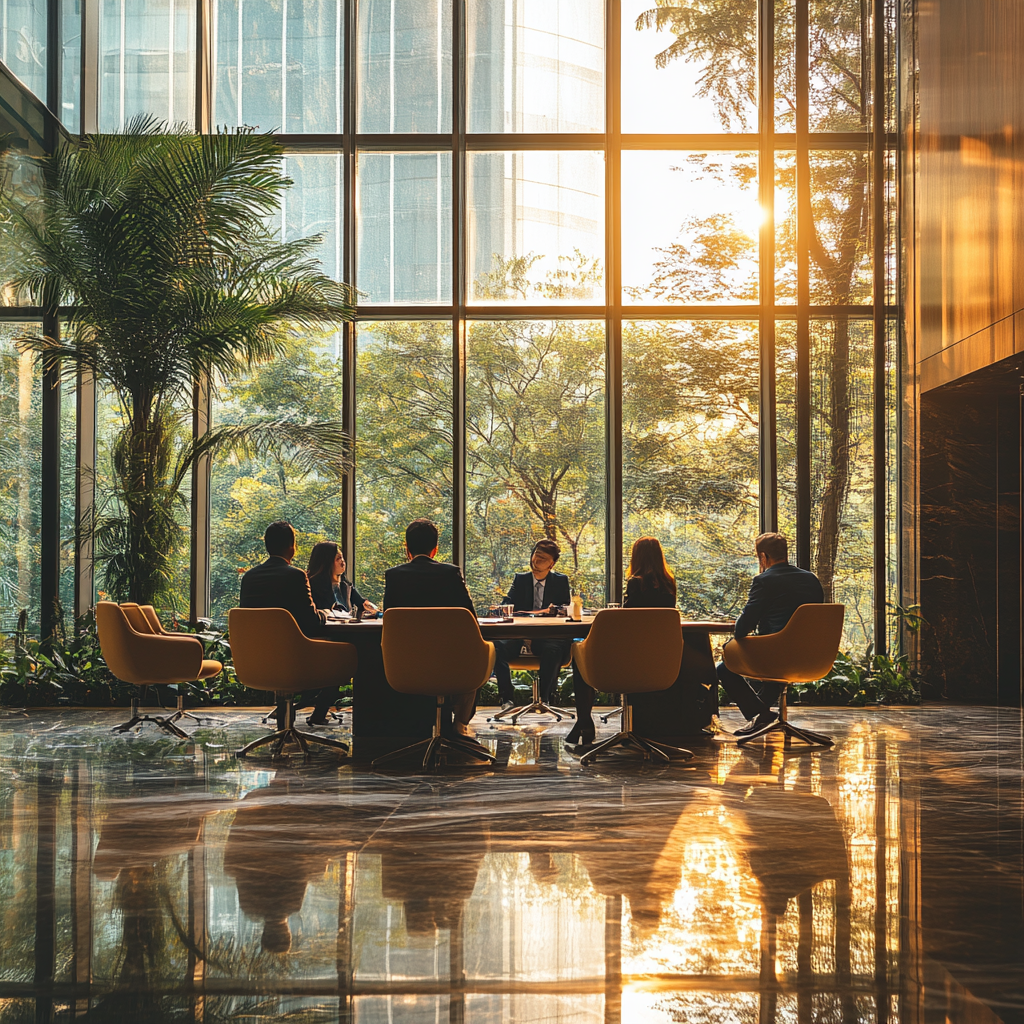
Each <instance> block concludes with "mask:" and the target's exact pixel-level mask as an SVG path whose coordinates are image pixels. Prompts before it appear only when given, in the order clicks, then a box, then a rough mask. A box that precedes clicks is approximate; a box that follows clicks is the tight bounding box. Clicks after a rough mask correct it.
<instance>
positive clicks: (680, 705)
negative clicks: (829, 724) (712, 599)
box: [328, 615, 733, 742]
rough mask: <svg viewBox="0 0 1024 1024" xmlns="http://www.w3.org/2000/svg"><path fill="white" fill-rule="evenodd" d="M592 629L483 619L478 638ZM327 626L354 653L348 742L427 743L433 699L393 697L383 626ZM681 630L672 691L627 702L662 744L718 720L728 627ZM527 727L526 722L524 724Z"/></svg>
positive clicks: (698, 623) (589, 619)
mask: <svg viewBox="0 0 1024 1024" xmlns="http://www.w3.org/2000/svg"><path fill="white" fill-rule="evenodd" d="M593 622H594V617H593V616H592V615H585V616H584V617H583V619H582V621H580V622H574V621H571V620H567V619H565V618H563V617H557V618H555V617H533V616H523V615H517V616H515V618H514V619H513V621H511V622H509V621H497V620H493V619H481V620H480V632H481V633H482V634H483V637H484V639H485V640H520V639H521V640H533V639H540V638H546V639H551V640H578V639H583V638H585V637H586V636H587V634H588V633H589V632H590V627H591V626H592V625H593ZM328 625H329V629H330V632H329V634H328V635H329V636H330V637H331V639H334V640H341V641H344V642H346V643H351V644H354V645H355V647H356V649H357V651H358V654H359V668H358V670H357V672H356V676H355V679H354V680H353V687H352V690H353V707H352V735H353V737H355V738H357V739H358V738H359V737H393V738H398V737H401V738H403V739H407V738H414V739H422V738H424V737H426V736H429V735H430V733H431V730H432V728H433V724H434V713H435V712H434V709H435V701H434V698H432V697H423V696H419V695H414V694H405V693H397V692H396V691H395V690H392V689H391V687H390V686H388V682H387V676H386V675H385V673H384V661H383V658H382V656H381V647H380V640H381V632H382V630H383V622H382V620H380V619H371V620H369V621H365V622H355V621H332V622H330V623H329V624H328ZM680 629H681V630H682V633H683V658H682V663H681V665H680V669H679V678H678V679H677V680H676V682H675V684H674V685H673V686H671V687H670V688H669V689H668V690H662V691H659V692H657V693H640V694H634V695H633V696H632V697H631V698H630V703H631V704H632V705H633V727H634V728H635V729H636V731H637V732H639V733H640V734H641V735H643V736H648V737H650V738H651V739H660V740H664V741H666V742H671V741H672V740H673V739H680V738H683V737H686V736H693V735H694V734H697V733H699V732H700V730H701V729H702V728H703V727H704V726H706V725H708V724H710V722H711V718H712V716H713V715H715V714H717V713H718V677H717V676H716V674H715V660H714V657H713V655H712V649H711V637H712V636H713V635H716V634H731V633H732V631H733V622H732V621H731V620H688V619H683V618H682V617H681V616H680ZM529 721H530V719H525V720H523V722H522V723H521V724H527V723H528V722H529ZM538 721H551V719H538Z"/></svg>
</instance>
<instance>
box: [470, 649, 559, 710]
mask: <svg viewBox="0 0 1024 1024" xmlns="http://www.w3.org/2000/svg"><path fill="white" fill-rule="evenodd" d="M571 664H572V654H571V653H567V654H566V656H565V659H564V661H563V662H562V668H568V667H569V666H570V665H571ZM508 667H509V668H510V669H511V670H512V671H513V672H529V673H530V679H531V681H532V683H533V697H532V699H531V701H530V703H529V704H523V705H522V706H521V707H518V708H508V709H507V710H505V711H499V712H498V713H497V714H496V715H492V716H491V717H490V718H488V719H487V721H488V722H500V721H502V720H503V719H505V718H507V719H508V720H509V722H510V724H512V725H515V724H516V722H518V721H519V719H520V718H522V717H523V715H554V716H555V721H556V722H560V721H561V720H562V719H563V718H575V717H576V715H575V714H574V713H573V712H572V711H570V710H569V709H568V708H552V707H548V705H547V704H545V703H544V701H542V700H541V699H540V675H539V673H540V658H535V657H533V655H527V654H521V655H520V656H519V657H518V658H509V662H508ZM556 689H557V687H556Z"/></svg>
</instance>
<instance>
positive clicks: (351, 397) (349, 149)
mask: <svg viewBox="0 0 1024 1024" xmlns="http://www.w3.org/2000/svg"><path fill="white" fill-rule="evenodd" d="M344 10H345V26H344V44H343V45H344V58H343V60H344V64H343V75H344V78H343V81H344V85H343V87H342V89H343V91H342V139H341V159H342V200H341V201H342V204H343V206H344V219H343V222H342V223H343V225H344V226H343V231H344V236H343V238H342V255H341V279H342V281H345V282H347V283H348V284H349V285H351V286H353V292H352V299H353V301H354V300H355V289H354V286H355V281H356V218H355V210H356V148H355V130H356V5H355V4H354V3H347V4H345V5H344ZM357 359H358V349H357V344H356V324H355V322H354V321H350V322H349V323H346V324H345V325H344V326H343V328H342V353H341V391H342V400H341V419H342V424H343V427H344V430H345V433H346V434H347V435H348V438H349V443H350V445H351V448H350V451H351V454H352V466H351V468H350V470H349V472H347V473H346V474H345V477H344V479H343V481H342V492H341V493H342V503H341V543H342V549H343V551H344V552H345V560H346V562H347V563H348V566H349V578H350V579H355V572H356V559H357V552H356V500H357V497H358V496H357V494H356V475H355V462H356V459H357V458H358V454H357V451H356V364H357Z"/></svg>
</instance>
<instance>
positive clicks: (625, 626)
mask: <svg viewBox="0 0 1024 1024" xmlns="http://www.w3.org/2000/svg"><path fill="white" fill-rule="evenodd" d="M572 656H573V657H574V658H575V659H576V665H577V667H578V668H579V670H580V674H581V675H582V676H583V679H584V680H585V681H586V682H587V684H588V685H589V686H591V687H593V688H594V689H595V690H604V691H605V692H606V693H621V694H622V731H621V732H619V733H617V734H616V735H615V736H613V737H612V738H611V739H610V740H605V741H604V742H603V743H598V744H597V745H596V746H594V747H592V748H591V749H590V750H588V751H587V752H586V753H585V754H584V755H583V756H582V757H581V758H580V764H589V763H590V762H591V761H593V760H594V759H595V758H597V756H598V755H599V754H602V753H604V752H605V751H607V750H609V749H611V748H612V747H630V746H631V747H634V748H636V749H637V750H639V751H640V753H641V754H643V756H644V759H645V760H647V759H649V758H652V757H653V758H654V759H656V760H661V761H668V760H669V759H670V755H672V754H678V755H683V756H686V757H693V754H692V753H691V752H690V751H689V750H684V749H682V748H681V747H672V746H669V745H667V744H665V743H655V742H654V741H653V740H648V739H645V738H644V737H643V736H638V735H637V734H636V733H635V732H633V711H632V708H631V707H630V704H629V695H630V694H631V693H653V692H655V691H657V690H667V689H668V688H669V687H670V686H671V685H672V684H673V683H674V682H675V681H676V678H677V677H678V675H679V666H680V664H681V662H682V658H683V633H682V628H681V626H680V622H679V613H678V612H677V611H676V610H675V608H615V609H607V608H606V609H604V610H603V611H599V612H598V613H597V615H595V616H594V623H593V625H592V626H591V627H590V634H589V635H588V636H587V638H586V640H583V641H577V642H576V643H574V644H573V645H572Z"/></svg>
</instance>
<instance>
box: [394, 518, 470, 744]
mask: <svg viewBox="0 0 1024 1024" xmlns="http://www.w3.org/2000/svg"><path fill="white" fill-rule="evenodd" d="M438 537H439V534H438V530H437V527H436V526H435V525H434V524H433V523H432V522H431V521H430V520H429V519H414V520H413V521H412V522H411V523H410V524H409V525H408V526H407V527H406V530H405V554H406V558H407V561H406V562H405V563H404V564H402V565H396V566H394V567H393V568H391V569H388V570H387V572H385V573H384V600H383V605H384V611H387V610H388V609H389V608H467V609H469V611H470V612H472V613H473V614H474V615H476V609H475V608H474V607H473V599H472V598H471V597H470V596H469V590H467V589H466V581H465V580H464V579H463V578H462V570H461V569H460V568H459V567H458V566H457V565H452V564H450V563H449V562H437V561H435V560H434V556H435V555H436V554H437V542H438ZM445 703H446V704H447V705H448V706H449V707H451V709H452V712H453V716H454V729H455V732H456V733H458V734H459V735H461V736H468V735H469V723H470V722H471V721H472V720H473V713H474V712H475V710H476V690H473V691H472V693H463V694H459V695H458V696H456V697H449V698H447V699H446V701H445Z"/></svg>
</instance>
